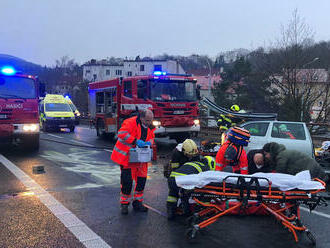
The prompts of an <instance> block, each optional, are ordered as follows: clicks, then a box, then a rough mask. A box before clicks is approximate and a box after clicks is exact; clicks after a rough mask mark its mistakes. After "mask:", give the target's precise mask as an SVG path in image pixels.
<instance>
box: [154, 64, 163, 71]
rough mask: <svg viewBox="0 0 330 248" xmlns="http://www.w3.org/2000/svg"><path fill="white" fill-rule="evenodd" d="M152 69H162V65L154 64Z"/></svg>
mask: <svg viewBox="0 0 330 248" xmlns="http://www.w3.org/2000/svg"><path fill="white" fill-rule="evenodd" d="M154 71H162V65H154Z"/></svg>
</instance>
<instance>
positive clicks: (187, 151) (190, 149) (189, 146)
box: [182, 139, 198, 156]
mask: <svg viewBox="0 0 330 248" xmlns="http://www.w3.org/2000/svg"><path fill="white" fill-rule="evenodd" d="M182 151H183V154H184V155H186V156H195V155H197V154H198V149H197V145H196V143H195V142H194V141H193V140H192V139H186V140H185V141H184V142H183V143H182Z"/></svg>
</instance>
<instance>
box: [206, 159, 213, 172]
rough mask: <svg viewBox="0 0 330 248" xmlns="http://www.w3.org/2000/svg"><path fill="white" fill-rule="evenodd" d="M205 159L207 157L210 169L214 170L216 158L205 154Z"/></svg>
mask: <svg viewBox="0 0 330 248" xmlns="http://www.w3.org/2000/svg"><path fill="white" fill-rule="evenodd" d="M205 159H206V162H207V165H208V166H209V167H210V170H211V171H214V170H215V161H214V158H213V157H211V156H205Z"/></svg>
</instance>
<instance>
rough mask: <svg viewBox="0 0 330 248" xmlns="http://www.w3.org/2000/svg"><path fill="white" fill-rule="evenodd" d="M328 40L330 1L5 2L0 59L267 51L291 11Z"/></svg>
mask: <svg viewBox="0 0 330 248" xmlns="http://www.w3.org/2000/svg"><path fill="white" fill-rule="evenodd" d="M295 8H297V9H298V14H299V15H300V16H301V17H303V18H305V22H306V23H307V24H308V25H309V26H310V27H311V28H312V29H313V30H314V31H315V41H320V40H326V41H328V40H330V29H329V24H330V15H329V12H330V1H329V0H315V1H310V0H231V1H228V0H118V1H114V0H1V7H0V23H1V25H0V27H1V28H0V53H4V54H10V55H14V56H17V57H20V58H23V59H26V60H28V61H31V62H34V63H38V64H41V65H54V64H55V60H56V59H58V58H60V57H62V56H64V55H68V56H69V57H71V58H74V59H75V60H76V61H77V62H78V63H83V62H86V61H87V60H89V59H92V58H96V59H102V58H106V57H111V56H115V57H126V56H127V57H128V58H133V57H135V56H137V55H140V56H141V57H143V56H155V55H160V54H163V53H167V54H171V55H184V56H186V55H190V54H193V53H197V54H205V55H209V56H211V57H214V56H216V55H217V54H218V53H219V52H222V51H227V50H232V49H236V48H247V49H255V48H257V47H259V46H268V45H269V44H270V42H272V41H274V40H275V39H276V38H279V37H280V27H281V24H283V25H286V24H287V23H288V21H289V20H290V19H291V17H292V12H293V11H294V9H295Z"/></svg>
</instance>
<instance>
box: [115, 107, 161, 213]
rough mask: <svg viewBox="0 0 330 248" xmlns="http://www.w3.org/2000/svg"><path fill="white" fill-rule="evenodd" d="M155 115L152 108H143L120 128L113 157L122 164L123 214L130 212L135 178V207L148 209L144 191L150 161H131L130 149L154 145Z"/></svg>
mask: <svg viewBox="0 0 330 248" xmlns="http://www.w3.org/2000/svg"><path fill="white" fill-rule="evenodd" d="M153 117H154V116H153V113H152V111H151V110H143V111H141V112H140V114H139V115H138V116H134V117H131V118H128V119H126V120H125V121H124V122H123V124H122V126H121V128H120V129H119V130H118V140H117V142H116V145H115V148H114V149H113V152H112V155H111V159H112V160H113V161H114V162H116V163H117V164H119V165H120V170H121V175H120V184H121V195H120V204H121V213H122V214H128V205H129V203H130V198H131V191H132V186H133V180H134V181H135V188H134V194H133V199H134V200H133V203H132V205H133V209H134V210H135V211H140V212H146V211H147V210H148V208H146V207H145V206H144V205H143V191H144V187H145V184H146V181H147V173H148V163H130V162H129V150H130V149H131V148H133V147H136V146H137V147H144V146H151V145H152V143H153V142H154V138H155V134H154V130H155V128H154V127H153V126H152V125H151V123H152V120H153Z"/></svg>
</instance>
